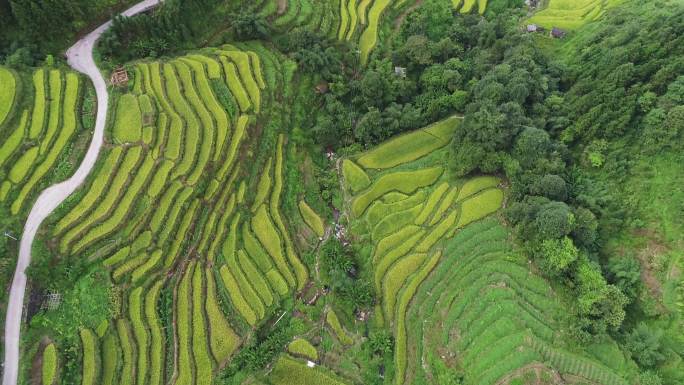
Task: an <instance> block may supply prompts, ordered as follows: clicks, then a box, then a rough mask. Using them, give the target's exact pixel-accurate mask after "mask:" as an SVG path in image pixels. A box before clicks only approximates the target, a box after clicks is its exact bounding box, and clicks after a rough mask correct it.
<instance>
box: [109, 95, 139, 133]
mask: <svg viewBox="0 0 684 385" xmlns="http://www.w3.org/2000/svg"><path fill="white" fill-rule="evenodd" d="M112 135H113V137H114V140H115V142H117V143H131V142H138V141H140V139H141V138H142V112H141V111H140V105H139V104H138V99H137V98H136V97H135V95H133V94H124V95H121V97H120V98H119V103H118V105H117V107H116V120H115V121H114V128H113V130H112Z"/></svg>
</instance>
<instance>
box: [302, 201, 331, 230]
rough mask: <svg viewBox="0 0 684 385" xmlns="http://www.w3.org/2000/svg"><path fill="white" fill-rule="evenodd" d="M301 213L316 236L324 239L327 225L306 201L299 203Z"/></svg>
mask: <svg viewBox="0 0 684 385" xmlns="http://www.w3.org/2000/svg"><path fill="white" fill-rule="evenodd" d="M299 212H300V213H301V214H302V217H303V218H304V222H306V224H307V225H308V226H309V227H310V228H311V230H313V231H314V232H315V233H316V235H318V236H319V237H322V236H323V235H325V225H324V224H323V220H322V219H321V217H319V216H318V214H316V212H315V211H314V210H313V209H312V208H311V207H310V206H309V205H308V204H307V203H306V202H305V201H304V200H301V201H299Z"/></svg>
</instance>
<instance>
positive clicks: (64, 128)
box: [11, 70, 79, 215]
mask: <svg viewBox="0 0 684 385" xmlns="http://www.w3.org/2000/svg"><path fill="white" fill-rule="evenodd" d="M55 71H56V70H55ZM52 73H53V71H51V74H52ZM53 77H54V78H56V79H57V80H56V81H55V82H54V83H56V84H55V85H54V86H55V87H61V79H62V78H61V73H60V72H59V71H57V72H56V74H55V75H54V76H50V81H51V84H52V83H53V81H52V79H53ZM59 90H60V91H58V92H57V91H56V92H54V93H53V92H51V97H57V98H58V99H57V100H51V101H50V125H49V127H50V128H52V127H54V128H53V129H52V131H53V133H52V136H54V135H55V134H57V138H56V139H55V140H54V141H49V138H50V136H46V137H45V138H43V140H42V141H41V145H40V150H39V153H40V154H41V155H43V154H44V155H45V157H44V158H43V160H42V162H41V163H40V164H39V165H38V166H37V167H36V168H35V169H34V170H33V173H32V175H31V177H30V178H29V179H28V181H27V182H26V183H25V184H24V185H23V187H22V188H21V190H20V192H19V195H18V196H17V198H16V199H15V200H14V202H13V203H12V206H11V212H12V214H14V215H16V214H17V213H19V211H20V210H21V208H22V206H23V204H24V201H25V200H26V198H27V197H28V195H29V194H30V193H31V192H32V191H33V189H34V188H35V187H36V185H37V184H38V182H39V181H40V180H41V179H42V178H43V177H44V176H45V175H47V173H48V172H49V171H50V170H51V169H52V167H53V166H54V164H55V162H56V161H57V158H58V157H59V155H60V154H61V153H62V151H63V150H64V149H65V148H66V147H67V145H68V143H69V141H70V139H71V137H72V136H73V134H74V133H75V132H76V124H77V122H76V105H77V102H78V95H79V77H78V75H76V74H74V73H67V74H66V81H65V88H64V98H63V100H62V99H61V97H62V92H61V88H59ZM53 109H54V110H53ZM53 116H55V117H54V118H53ZM60 122H61V126H60ZM57 131H58V133H57ZM48 132H49V131H48ZM48 143H49V144H48Z"/></svg>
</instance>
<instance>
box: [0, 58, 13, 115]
mask: <svg viewBox="0 0 684 385" xmlns="http://www.w3.org/2000/svg"><path fill="white" fill-rule="evenodd" d="M0 84H2V91H0V127H2V125H3V123H4V122H5V120H7V119H8V117H9V118H11V115H10V112H12V110H13V107H14V104H15V101H16V96H17V79H16V78H15V77H14V74H13V73H12V71H10V70H9V69H8V68H5V67H0Z"/></svg>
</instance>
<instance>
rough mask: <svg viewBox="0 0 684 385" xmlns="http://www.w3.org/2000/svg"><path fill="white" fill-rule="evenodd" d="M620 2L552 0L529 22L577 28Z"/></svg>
mask: <svg viewBox="0 0 684 385" xmlns="http://www.w3.org/2000/svg"><path fill="white" fill-rule="evenodd" d="M618 2H619V0H578V1H576V0H550V1H549V4H548V6H547V7H546V8H544V9H542V10H541V11H539V12H537V13H535V14H534V16H532V17H531V18H530V19H528V21H527V23H534V24H537V25H540V26H542V27H545V28H547V29H549V28H553V27H558V28H562V29H568V30H570V29H575V28H578V27H581V26H582V25H584V24H585V23H588V22H591V21H594V20H598V19H599V18H600V17H601V16H603V14H604V13H605V12H606V9H607V8H609V7H611V6H613V5H614V4H616V3H618Z"/></svg>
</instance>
